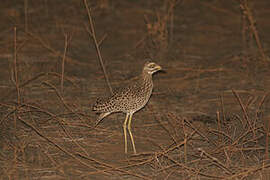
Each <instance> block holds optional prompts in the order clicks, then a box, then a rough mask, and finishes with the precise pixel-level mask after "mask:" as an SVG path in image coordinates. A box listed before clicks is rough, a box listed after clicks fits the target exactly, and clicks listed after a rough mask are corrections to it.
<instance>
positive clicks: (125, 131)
mask: <svg viewBox="0 0 270 180" xmlns="http://www.w3.org/2000/svg"><path fill="white" fill-rule="evenodd" d="M128 116H129V114H128V113H127V115H126V119H125V122H124V124H123V130H124V136H125V153H127V121H128Z"/></svg>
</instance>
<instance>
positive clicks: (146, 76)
mask: <svg viewBox="0 0 270 180" xmlns="http://www.w3.org/2000/svg"><path fill="white" fill-rule="evenodd" d="M161 69H162V68H161V66H160V65H158V64H156V63H154V62H146V63H145V64H144V66H143V70H142V72H141V74H140V75H139V76H137V77H135V78H134V79H133V80H132V81H130V82H129V83H128V84H127V85H126V86H125V87H123V88H122V89H119V90H117V91H115V92H114V93H113V94H112V95H111V96H108V97H105V98H98V99H97V100H96V102H95V104H94V105H93V108H92V110H93V111H95V112H96V113H99V114H100V115H99V117H98V119H97V122H96V125H98V124H99V122H100V121H101V120H102V119H103V118H105V117H106V116H108V115H110V114H111V113H116V112H122V113H126V118H125V121H124V123H123V131H124V138H125V153H126V154H127V130H128V132H129V135H130V139H131V143H132V146H133V151H134V154H136V153H137V151H136V148H135V143H134V139H133V135H132V132H131V120H132V116H133V114H134V113H135V112H137V111H139V110H140V109H142V108H143V107H144V106H145V105H146V104H147V102H148V101H149V99H150V96H151V94H152V91H153V80H152V75H153V74H154V73H155V72H157V71H160V70H161Z"/></svg>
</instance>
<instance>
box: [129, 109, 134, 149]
mask: <svg viewBox="0 0 270 180" xmlns="http://www.w3.org/2000/svg"><path fill="white" fill-rule="evenodd" d="M132 115H133V114H132V113H131V114H130V115H129V121H128V132H129V135H130V139H131V142H132V146H133V150H134V154H136V148H135V143H134V139H133V136H132V133H131V120H132Z"/></svg>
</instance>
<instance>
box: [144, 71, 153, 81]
mask: <svg viewBox="0 0 270 180" xmlns="http://www.w3.org/2000/svg"><path fill="white" fill-rule="evenodd" d="M142 79H143V81H145V82H146V81H152V74H149V73H148V72H144V71H143V72H142Z"/></svg>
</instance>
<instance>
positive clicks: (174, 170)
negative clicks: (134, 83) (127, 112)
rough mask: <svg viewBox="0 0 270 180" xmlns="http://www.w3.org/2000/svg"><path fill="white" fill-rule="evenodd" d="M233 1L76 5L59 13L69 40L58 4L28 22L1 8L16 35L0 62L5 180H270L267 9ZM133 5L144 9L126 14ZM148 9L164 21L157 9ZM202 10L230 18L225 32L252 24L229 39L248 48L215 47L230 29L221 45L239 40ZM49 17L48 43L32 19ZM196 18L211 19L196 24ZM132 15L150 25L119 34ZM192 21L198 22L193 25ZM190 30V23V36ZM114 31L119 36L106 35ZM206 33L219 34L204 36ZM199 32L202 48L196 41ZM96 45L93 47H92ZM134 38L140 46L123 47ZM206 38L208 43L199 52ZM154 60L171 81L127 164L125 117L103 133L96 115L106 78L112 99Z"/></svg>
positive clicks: (0, 163) (145, 113) (160, 80)
mask: <svg viewBox="0 0 270 180" xmlns="http://www.w3.org/2000/svg"><path fill="white" fill-rule="evenodd" d="M226 2H227V3H222V2H215V3H211V2H203V3H202V4H200V3H198V2H193V1H174V0H164V1H158V2H156V3H153V2H148V3H146V4H143V3H142V2H137V3H133V2H116V1H115V2H112V1H109V0H99V1H97V2H91V4H90V3H89V4H88V3H87V1H84V3H82V2H81V3H77V2H69V3H67V4H61V5H59V6H61V8H62V9H63V10H66V11H67V12H68V13H67V12H65V13H64V14H65V15H66V16H68V18H69V20H70V21H68V22H69V23H67V24H64V25H66V26H65V29H63V26H59V27H61V28H60V29H57V28H55V27H54V28H55V29H54V30H53V33H51V34H50V31H49V30H50V27H51V26H52V25H51V22H52V21H51V19H50V18H51V16H50V14H51V13H52V12H51V11H53V10H52V9H50V7H51V8H52V5H51V4H49V1H48V2H47V1H44V2H43V5H42V7H40V5H35V3H34V2H30V1H27V0H25V1H24V4H23V5H18V7H17V8H18V9H16V8H15V11H16V12H17V11H19V9H20V8H19V7H23V8H22V9H23V14H24V17H23V18H21V17H19V15H18V14H20V12H17V13H14V9H13V8H11V9H10V7H9V6H8V5H7V6H8V7H5V8H4V7H3V9H4V10H5V11H3V12H6V14H8V16H9V17H10V19H11V20H9V21H8V22H9V23H10V24H11V25H10V29H12V30H10V29H8V30H6V31H3V32H2V33H1V37H3V39H4V42H9V43H8V44H7V45H6V46H5V48H0V51H1V53H2V55H1V57H0V58H2V59H4V60H6V61H7V63H5V64H4V66H3V67H2V69H1V70H2V71H1V73H2V74H1V75H2V77H3V78H2V81H1V82H2V85H1V94H2V96H1V101H0V110H1V111H0V113H1V119H0V139H1V141H0V167H1V168H0V178H1V179H149V180H150V179H151V180H152V179H232V180H237V179H247V180H249V179H264V180H267V179H269V176H270V171H269V166H270V164H269V136H268V135H269V129H270V124H269V118H270V116H269V115H268V113H269V112H268V111H269V110H268V109H269V108H268V105H269V104H268V103H269V100H268V99H269V93H268V90H267V89H268V88H269V81H268V80H267V79H266V78H265V77H268V76H269V72H268V61H267V60H268V58H267V53H266V52H267V49H264V47H263V45H264V44H267V43H268V42H262V39H263V38H260V37H261V36H260V32H264V29H263V28H261V29H260V30H257V27H256V24H255V22H256V17H254V14H256V13H255V12H257V11H258V10H257V9H255V8H252V6H250V3H251V2H249V1H247V0H241V1H237V2H235V1H232V2H230V3H229V2H228V1H226ZM235 3H238V4H237V5H235ZM130 4H132V5H134V6H136V7H135V8H134V9H133V8H130V9H128V8H127V7H128V6H127V5H130ZM142 4H143V5H142ZM254 4H256V3H255V2H254ZM265 4H269V3H268V1H265ZM147 5H148V6H149V7H152V6H154V7H155V10H154V9H152V8H148V9H147V8H146V7H147ZM239 5H240V8H239V7H238V6H239ZM34 6H35V8H33V7H34ZM254 6H255V5H254ZM182 7H184V8H182ZM192 7H200V8H201V9H199V10H196V9H194V8H192ZM235 7H238V10H239V11H237V12H238V14H237V13H236V12H235V10H233V8H235ZM256 7H258V5H257V6H256ZM39 8H43V9H39ZM57 8H60V7H58V6H57ZM69 8H70V9H69ZM177 8H179V9H177ZM185 8H187V10H185ZM203 8H206V9H208V10H209V9H211V10H213V13H214V14H216V16H217V17H219V18H224V16H222V15H223V13H225V14H226V15H230V17H229V19H230V20H231V21H226V23H227V26H229V27H231V28H232V29H234V27H235V26H234V25H235V24H237V23H238V24H239V27H240V25H241V23H242V26H241V28H242V30H239V32H238V31H236V32H234V31H233V30H230V33H231V32H234V33H236V35H235V36H234V38H237V37H238V36H239V35H240V36H241V34H242V36H241V37H240V38H238V41H240V42H238V41H234V42H231V43H232V44H233V43H236V44H237V43H238V45H239V44H240V45H239V46H240V47H241V48H242V49H241V48H240V49H236V50H235V49H234V48H229V47H228V46H225V47H226V48H227V50H226V53H225V55H224V54H222V53H219V52H224V51H223V49H224V48H223V46H222V47H219V46H218V45H216V44H215V43H216V42H217V41H216V39H215V38H214V35H213V34H214V32H215V31H218V30H224V31H222V33H221V32H219V31H218V32H217V33H218V34H219V33H221V34H222V35H220V34H219V35H220V39H221V40H223V39H227V38H228V39H230V38H231V36H233V33H232V34H229V35H228V31H229V30H226V29H224V24H222V23H223V21H220V20H218V21H215V19H212V18H213V16H208V15H206V16H203V12H205V11H204V9H203ZM230 8H231V9H230ZM138 9H139V10H138ZM43 10H44V11H45V12H48V13H47V21H48V25H46V26H44V27H40V29H39V28H38V30H39V31H40V32H44V31H45V32H48V34H46V35H45V36H43V35H41V34H43V33H38V32H39V31H34V30H33V29H34V28H32V26H34V25H35V23H37V26H38V25H39V24H38V23H39V22H40V20H39V19H37V20H35V18H34V17H40V18H44V17H43V16H41V15H44V12H43ZM180 10H181V11H180ZM191 11H192V12H191ZM193 11H194V12H193ZM197 11H199V13H201V16H202V17H197V16H196V13H197ZM10 12H12V13H10ZM53 12H55V13H56V12H57V11H53ZM73 12H74V13H73ZM134 12H136V13H137V15H138V16H139V15H140V17H141V20H140V22H139V24H140V25H141V26H139V25H138V24H136V26H135V27H136V28H135V27H132V26H131V27H127V28H126V29H122V30H121V31H117V32H114V31H115V29H118V28H119V26H121V25H122V24H121V22H120V21H119V19H122V20H123V19H125V18H127V19H130V20H132V23H134V24H135V23H138V22H137V19H135V18H133V16H131V15H130V14H129V13H131V14H132V15H134ZM189 12H190V13H191V14H189ZM72 13H73V14H72ZM80 13H81V14H80ZM122 13H126V14H124V15H126V16H124V15H123V14H122ZM185 13H186V16H188V15H190V16H188V19H185V18H186V17H184V16H183V14H185ZM193 13H194V14H195V15H194V16H193ZM241 13H242V14H241ZM45 14H46V13H45ZM52 14H54V13H52ZM70 14H71V15H70ZM74 14H77V16H73V15H74ZM97 14H99V15H97ZM106 14H109V16H106ZM119 14H121V16H119ZM146 14H147V15H146ZM54 15H55V16H56V17H58V18H59V19H57V18H56V21H57V22H60V21H62V22H65V20H62V19H60V18H62V15H59V16H58V15H56V14H54ZM103 16H104V17H106V18H108V17H110V18H111V19H113V20H111V21H112V22H110V20H108V19H106V18H104V19H105V20H104V21H102V20H103V19H102V17H103ZM231 16H232V17H234V18H231ZM268 16H269V15H268ZM87 17H88V19H87ZM110 18H109V19H110ZM143 18H145V20H146V28H145V24H144V22H143ZM198 18H199V20H198ZM204 18H205V19H204ZM208 18H209V19H208ZM236 18H239V19H241V21H236V20H235V19H236ZM263 18H269V17H267V15H265V17H263ZM114 19H117V20H118V22H117V21H116V20H114ZM197 20H198V21H197ZM208 20H209V21H208ZM210 20H213V21H210ZM179 21H180V22H181V23H179ZM184 21H188V22H191V23H190V24H186V25H184ZM202 21H206V22H207V23H205V22H204V23H205V26H204V25H201V24H200V23H201V22H202ZM22 22H23V23H22ZM53 22H54V21H53ZM77 22H80V23H79V24H80V25H81V26H80V27H78V24H76V23H77ZM193 22H194V24H193ZM213 22H222V23H221V24H218V23H217V24H214V25H213V24H211V23H213ZM73 23H75V25H74V24H73ZM110 23H111V24H110ZM132 23H131V22H125V24H124V25H125V27H126V26H129V24H132ZM197 23H198V24H199V26H198V29H196V27H197V26H196V25H197ZM85 24H89V27H90V28H85ZM76 25H77V26H76ZM259 25H260V24H259ZM137 26H138V27H137ZM185 26H186V27H188V29H187V28H186V27H185ZM11 27H12V28H11ZM14 27H15V28H14ZM57 27H58V26H57ZM87 27H88V26H87ZM107 27H110V28H109V30H111V32H110V33H111V34H110V33H108V35H107V32H106V30H107V31H108V29H106V28H107ZM260 27H263V26H260ZM69 28H70V29H69ZM140 28H141V29H142V31H140V30H139V29H140ZM103 29H105V30H104V31H103ZM180 30H181V31H182V33H184V32H186V34H185V36H184V35H183V34H182V33H178V32H179V31H180ZM201 30H205V32H207V31H210V32H212V34H211V33H209V34H201ZM189 31H190V32H192V37H190V38H187V39H186V37H188V36H189V35H190V32H189ZM134 32H135V33H134ZM54 33H56V35H55V34H54ZM113 33H115V34H113ZM121 33H122V34H121ZM104 34H105V35H104ZM119 34H121V35H120V36H118V35H119ZM138 34H139V35H138ZM89 35H90V37H91V40H93V41H94V43H92V41H91V40H90V41H88V40H89ZM114 36H115V37H114ZM126 36H128V37H130V41H132V43H133V44H132V45H130V46H129V45H127V44H125V45H122V44H124V43H125V42H126V41H124V40H123V39H125V38H126ZM133 36H136V37H135V38H134V37H133ZM205 36H207V38H209V39H207V38H206V37H205ZM44 37H45V38H44ZM100 37H101V38H100ZM137 37H139V39H140V40H139V41H138V39H137ZM142 37H144V38H142ZM196 37H197V38H199V39H202V40H207V41H202V42H200V41H199V40H196ZM87 38H88V39H87ZM114 38H115V39H114ZM133 38H134V39H133ZM77 39H78V40H77ZM180 39H181V40H182V41H181V42H179V40H180ZM194 39H195V40H194ZM54 40H57V41H54ZM114 40H115V41H117V40H119V42H120V43H119V46H120V47H123V49H124V50H125V53H122V52H121V53H119V54H121V55H119V56H117V55H115V54H114V53H116V52H117V50H118V49H119V48H120V47H118V46H115V44H114V43H113V41H114ZM86 41H87V42H86ZM224 41H225V40H224ZM253 41H254V42H253ZM187 42H193V43H191V44H188V43H187ZM226 42H227V41H226ZM251 42H253V44H252V43H251ZM84 43H85V44H84ZM87 43H88V44H87ZM110 43H112V44H110ZM184 43H186V44H184ZM82 44H84V45H85V46H86V47H84V46H83V45H82ZM89 44H90V45H89ZM101 44H102V48H101ZM108 44H109V45H108ZM213 44H214V45H213ZM224 44H226V43H224ZM121 45H122V46H121ZM252 45H256V46H255V47H254V46H252ZM89 46H90V48H89ZM108 46H110V48H107V47H108ZM126 46H129V47H132V48H130V49H125V48H127V47H126ZM197 46H198V47H197ZM133 47H136V49H134V48H133ZM233 47H234V46H233ZM266 47H267V46H266ZM206 48H210V49H211V51H213V54H214V55H213V58H211V57H209V54H207V52H205V51H204V50H206ZM219 48H220V49H222V50H220V51H219ZM7 49H8V50H9V51H7ZM10 49H12V53H11V50H10ZM81 49H82V50H81ZM89 49H90V50H89ZM200 49H204V50H202V51H199V50H200ZM213 49H214V50H213ZM31 50H35V51H36V52H37V54H38V56H37V57H38V58H33V57H34V56H33V54H31V53H33V52H32V51H31ZM196 50H198V51H199V52H198V53H197V52H196ZM88 51H90V53H86V52H88ZM241 51H242V52H241ZM247 51H248V52H247ZM82 52H83V53H82ZM235 52H236V53H235ZM239 52H240V53H239ZM252 52H254V53H252ZM145 53H146V54H147V56H148V57H149V56H150V57H153V58H156V59H157V61H160V62H158V63H159V64H162V66H163V67H164V69H165V70H166V71H167V73H166V74H163V75H162V74H158V75H157V76H155V77H154V83H155V88H156V89H155V91H154V93H153V96H152V98H151V100H150V102H149V103H148V105H147V107H146V108H145V109H143V110H142V111H140V112H138V113H136V114H135V115H134V118H135V120H136V121H134V124H133V127H134V130H133V132H134V134H135V142H136V146H137V148H138V150H139V153H138V154H136V155H133V154H131V153H130V152H131V151H130V152H129V153H130V154H127V155H125V154H124V146H123V139H122V132H121V131H122V129H121V128H122V126H121V123H119V122H116V119H121V118H122V119H123V118H124V117H123V116H122V115H121V114H119V115H112V116H110V117H108V118H107V119H106V120H104V122H103V123H102V124H100V125H99V126H97V127H95V126H94V123H95V118H96V116H95V115H94V114H93V113H92V112H91V109H90V108H89V106H90V104H91V103H93V101H94V99H95V98H96V96H97V95H101V94H103V92H102V91H101V89H105V85H104V84H105V83H104V77H105V79H106V82H107V85H108V87H109V89H110V90H111V92H112V87H111V85H110V82H109V77H110V80H111V81H113V82H120V80H124V81H125V80H126V79H129V76H133V75H135V74H136V73H135V72H134V73H133V72H130V71H133V70H134V71H135V70H136V71H137V72H139V70H140V68H141V64H143V62H138V63H137V61H134V59H137V58H142V57H143V56H145ZM5 54H7V55H6V56H5ZM41 54H43V55H44V56H42V55H41ZM116 54H117V53H116ZM122 54H126V55H125V58H124V60H125V61H124V60H118V57H121V58H123V55H122ZM138 54H139V55H138ZM141 54H143V55H141ZM110 55H114V56H113V57H111V56H110ZM96 57H98V59H99V61H98V60H96V59H97V58H96ZM165 58H166V59H165ZM44 59H45V60H44ZM113 59H115V61H113ZM164 59H165V60H164ZM180 59H181V60H180ZM104 60H105V61H104ZM260 60H262V61H260ZM134 62H136V63H134ZM98 63H100V64H101V67H102V70H103V71H101V70H100V69H101V68H99V66H98ZM106 68H107V69H106ZM116 72H118V75H116V76H114V75H115V73H116ZM128 73H130V74H128ZM103 75H104V76H103ZM118 80H119V81H118ZM112 84H117V83H112ZM118 84H119V83H118ZM120 85H121V84H120ZM120 122H122V121H120Z"/></svg>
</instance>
